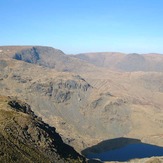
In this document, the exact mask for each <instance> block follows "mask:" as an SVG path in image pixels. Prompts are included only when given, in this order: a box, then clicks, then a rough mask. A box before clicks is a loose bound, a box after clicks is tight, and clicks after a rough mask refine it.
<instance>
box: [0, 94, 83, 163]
mask: <svg viewBox="0 0 163 163" xmlns="http://www.w3.org/2000/svg"><path fill="white" fill-rule="evenodd" d="M0 142H1V146H0V162H7V163H12V162H26V163H30V162H31V163H32V162H35V163H37V162H38V163H41V162H42V163H45V162H46V163H55V162H57V163H59V162H60V163H63V162H77V163H78V162H85V159H84V157H82V156H81V155H79V154H78V153H77V152H76V151H75V150H74V149H73V148H72V147H70V146H68V145H66V144H64V143H63V141H62V139H61V137H60V136H59V134H58V133H56V131H55V128H53V127H50V126H49V125H47V124H46V123H44V122H43V121H42V120H41V119H40V118H39V117H37V116H36V115H35V114H34V112H33V111H32V110H31V109H30V106H29V105H28V104H26V103H23V102H21V101H19V100H16V99H15V98H11V97H4V96H0Z"/></svg>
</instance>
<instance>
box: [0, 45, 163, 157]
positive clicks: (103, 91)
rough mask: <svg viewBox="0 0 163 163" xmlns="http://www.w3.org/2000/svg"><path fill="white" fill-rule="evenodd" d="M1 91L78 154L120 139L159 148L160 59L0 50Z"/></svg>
mask: <svg viewBox="0 0 163 163" xmlns="http://www.w3.org/2000/svg"><path fill="white" fill-rule="evenodd" d="M0 91H1V95H2V96H13V97H15V98H18V99H19V100H21V101H25V103H28V104H30V106H31V108H32V110H33V111H34V112H35V114H36V115H37V116H39V117H41V118H42V119H43V121H45V123H48V124H49V125H50V126H53V127H55V128H56V131H57V132H58V133H59V134H60V135H61V137H62V139H63V141H64V142H65V143H67V144H69V145H71V146H73V147H74V148H75V150H77V151H78V152H79V153H81V152H82V151H83V150H85V149H86V148H88V147H90V146H93V145H96V144H98V143H100V142H102V141H104V140H109V139H114V138H119V137H126V138H135V139H139V140H141V141H142V142H144V143H149V144H154V145H158V146H163V139H162V138H163V135H162V133H163V121H162V119H163V110H162V107H163V101H162V99H163V55H161V54H154V53H153V54H135V53H133V54H123V53H117V52H106V53H85V54H77V55H66V54H64V52H62V51H61V50H58V49H55V48H51V47H42V46H3V47H0ZM78 156H79V155H78ZM80 157H81V158H82V156H80Z"/></svg>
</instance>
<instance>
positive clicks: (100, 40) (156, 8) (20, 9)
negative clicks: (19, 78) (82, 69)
mask: <svg viewBox="0 0 163 163" xmlns="http://www.w3.org/2000/svg"><path fill="white" fill-rule="evenodd" d="M0 45H45V46H52V47H55V48H59V49H61V50H63V51H64V52H65V53H74V54H75V53H80V52H93V51H94V52H95V51H121V52H126V53H131V52H137V53H147V52H157V53H163V0H0Z"/></svg>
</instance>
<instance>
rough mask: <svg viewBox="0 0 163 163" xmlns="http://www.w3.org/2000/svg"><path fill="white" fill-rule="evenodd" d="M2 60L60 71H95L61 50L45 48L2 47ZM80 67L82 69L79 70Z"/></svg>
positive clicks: (90, 66) (0, 52)
mask: <svg viewBox="0 0 163 163" xmlns="http://www.w3.org/2000/svg"><path fill="white" fill-rule="evenodd" d="M0 57H1V58H14V59H16V60H22V61H25V62H28V63H32V64H37V65H41V66H44V67H49V68H53V69H56V70H58V71H69V72H70V71H72V72H80V71H82V72H84V71H93V69H94V66H93V65H91V64H89V63H87V62H85V61H82V60H80V59H77V58H73V57H70V56H68V55H65V54H64V53H63V52H62V51H61V50H59V49H55V48H52V47H45V46H23V47H21V46H0ZM79 67H80V68H79Z"/></svg>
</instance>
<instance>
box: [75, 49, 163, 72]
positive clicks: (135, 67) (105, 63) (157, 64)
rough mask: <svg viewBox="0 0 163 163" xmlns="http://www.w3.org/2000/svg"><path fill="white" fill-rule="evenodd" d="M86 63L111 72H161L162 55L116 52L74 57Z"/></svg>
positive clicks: (162, 70) (162, 64) (162, 67)
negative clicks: (108, 69)
mask: <svg viewBox="0 0 163 163" xmlns="http://www.w3.org/2000/svg"><path fill="white" fill-rule="evenodd" d="M73 57H75V58H80V59H82V60H84V61H87V62H88V63H92V64H94V65H96V66H99V67H106V68H110V69H112V70H119V71H126V72H133V71H145V72H148V71H156V72H163V55H160V54H136V53H133V54H123V53H116V52H106V53H85V54H84V53H83V54H78V55H74V56H73Z"/></svg>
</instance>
